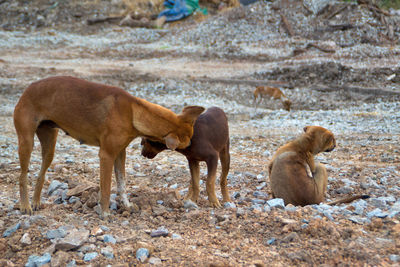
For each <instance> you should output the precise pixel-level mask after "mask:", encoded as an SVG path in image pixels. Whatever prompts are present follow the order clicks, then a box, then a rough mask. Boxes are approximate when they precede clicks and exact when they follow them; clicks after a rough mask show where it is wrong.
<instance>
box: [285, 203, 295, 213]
mask: <svg viewBox="0 0 400 267" xmlns="http://www.w3.org/2000/svg"><path fill="white" fill-rule="evenodd" d="M285 210H286V211H289V212H295V211H297V207H296V206H293V205H292V204H288V205H286V207H285Z"/></svg>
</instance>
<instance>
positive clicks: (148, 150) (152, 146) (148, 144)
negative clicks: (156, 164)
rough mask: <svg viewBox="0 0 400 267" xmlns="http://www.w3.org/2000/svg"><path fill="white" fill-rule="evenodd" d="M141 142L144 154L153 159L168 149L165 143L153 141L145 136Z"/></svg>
mask: <svg viewBox="0 0 400 267" xmlns="http://www.w3.org/2000/svg"><path fill="white" fill-rule="evenodd" d="M140 144H141V145H142V152H141V154H142V156H144V157H146V158H148V159H153V158H154V157H155V156H157V154H158V153H160V152H161V151H164V150H166V149H167V146H166V145H165V144H163V143H160V142H154V141H151V140H150V139H147V138H145V137H143V138H142V141H141V142H140Z"/></svg>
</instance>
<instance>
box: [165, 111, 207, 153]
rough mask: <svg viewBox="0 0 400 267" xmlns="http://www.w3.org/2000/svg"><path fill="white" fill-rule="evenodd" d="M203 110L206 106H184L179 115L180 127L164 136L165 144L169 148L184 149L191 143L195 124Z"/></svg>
mask: <svg viewBox="0 0 400 267" xmlns="http://www.w3.org/2000/svg"><path fill="white" fill-rule="evenodd" d="M203 111H204V108H203V107H199V106H187V107H184V108H183V110H182V112H181V114H179V115H178V119H179V127H178V129H176V131H174V132H171V133H169V134H168V135H167V136H165V137H164V141H165V144H166V145H167V147H168V148H169V149H173V150H174V149H177V148H179V149H184V148H186V147H188V146H189V145H190V139H191V138H192V136H193V125H194V123H195V121H196V120H197V118H198V117H199V116H200V114H201V113H202V112H203Z"/></svg>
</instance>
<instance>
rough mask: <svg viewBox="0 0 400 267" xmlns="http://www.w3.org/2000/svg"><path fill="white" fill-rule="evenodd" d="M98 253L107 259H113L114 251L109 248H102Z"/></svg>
mask: <svg viewBox="0 0 400 267" xmlns="http://www.w3.org/2000/svg"><path fill="white" fill-rule="evenodd" d="M100 252H101V254H102V255H104V257H106V258H108V259H113V258H114V250H113V248H112V247H110V246H107V247H105V248H102V249H101V251H100Z"/></svg>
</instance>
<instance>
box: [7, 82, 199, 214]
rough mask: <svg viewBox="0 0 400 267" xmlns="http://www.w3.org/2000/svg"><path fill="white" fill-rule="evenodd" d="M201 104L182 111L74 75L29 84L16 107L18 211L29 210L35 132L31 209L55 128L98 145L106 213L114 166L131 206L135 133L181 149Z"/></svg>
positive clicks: (36, 202)
mask: <svg viewBox="0 0 400 267" xmlns="http://www.w3.org/2000/svg"><path fill="white" fill-rule="evenodd" d="M203 110H204V108H202V107H198V106H190V107H185V108H184V109H183V110H182V113H181V114H180V115H176V114H175V113H173V112H172V111H171V110H169V109H166V108H164V107H161V106H159V105H156V104H152V103H150V102H148V101H146V100H144V99H140V98H137V97H134V96H132V95H130V94H129V93H127V92H126V91H124V90H122V89H121V88H118V87H113V86H108V85H104V84H98V83H93V82H88V81H85V80H82V79H78V78H74V77H66V76H61V77H51V78H47V79H43V80H40V81H38V82H35V83H32V84H31V85H30V86H29V87H28V88H27V89H26V90H25V92H24V93H23V94H22V96H21V98H20V99H19V101H18V103H17V105H16V107H15V110H14V125H15V129H16V132H17V135H18V154H19V160H20V164H21V175H20V177H19V187H20V210H21V212H23V213H29V214H31V213H32V208H31V206H30V204H29V199H28V189H27V174H28V166H29V161H30V156H31V152H32V149H33V143H34V135H35V134H36V135H37V137H38V138H39V141H40V144H41V146H42V166H41V169H40V173H39V177H38V180H37V183H36V187H35V193H34V195H33V209H34V210H38V209H39V208H40V195H41V191H42V187H43V183H44V176H45V173H46V170H47V168H48V167H49V166H50V164H51V161H52V160H53V156H54V149H55V145H56V139H57V134H58V129H57V128H61V129H62V130H63V131H64V132H66V133H67V134H68V135H70V136H71V137H73V138H75V139H77V140H79V141H80V142H81V143H85V144H88V145H94V146H99V147H100V150H99V157H100V204H101V208H102V216H103V217H104V216H108V215H109V203H110V191H111V176H112V170H113V167H114V171H115V176H116V180H117V190H118V194H119V196H120V198H121V201H122V204H123V205H125V206H127V207H130V203H129V201H128V199H127V196H126V193H125V155H126V152H125V149H126V147H127V146H128V145H129V143H130V142H131V141H132V140H133V139H134V138H136V137H138V136H143V137H146V138H149V139H150V140H154V141H158V142H162V143H164V144H166V146H167V147H168V148H170V149H176V148H185V147H187V146H188V145H189V144H190V138H191V137H192V135H193V124H194V121H195V120H196V119H197V117H198V116H199V115H200V114H201V113H202V112H203Z"/></svg>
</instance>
